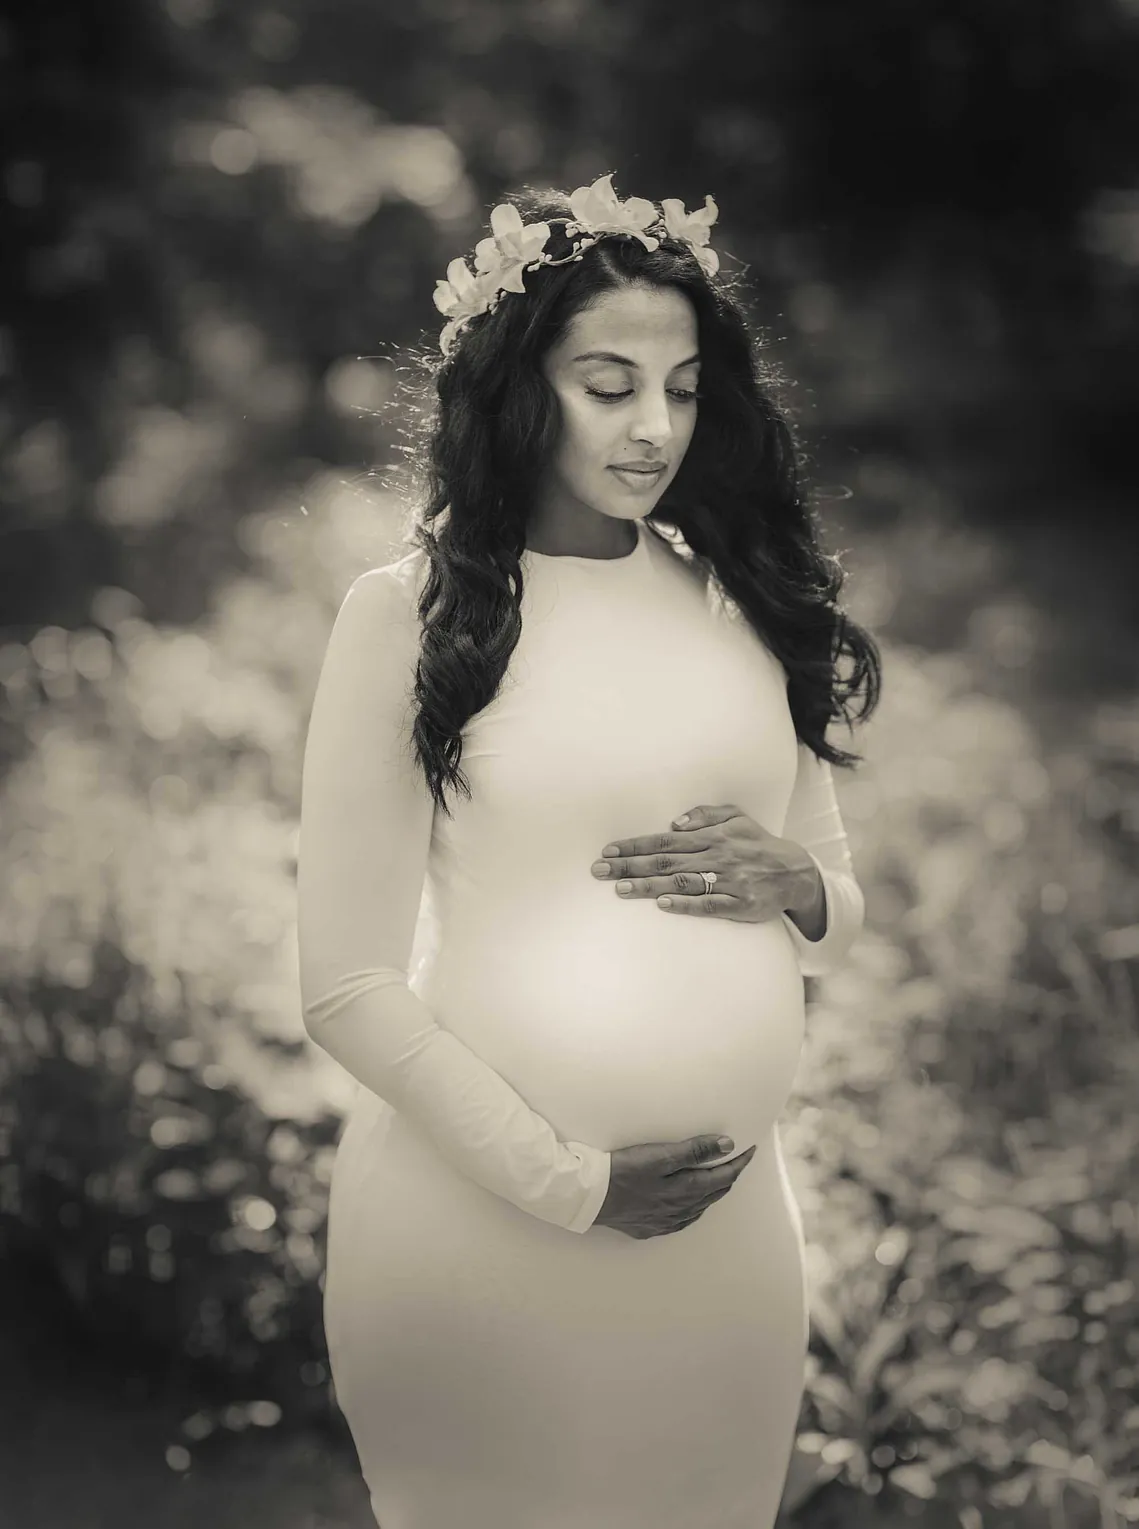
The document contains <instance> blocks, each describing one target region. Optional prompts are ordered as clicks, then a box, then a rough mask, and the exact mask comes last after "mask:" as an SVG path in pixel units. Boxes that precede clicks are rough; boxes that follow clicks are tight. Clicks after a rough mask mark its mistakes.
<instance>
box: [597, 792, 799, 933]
mask: <svg viewBox="0 0 1139 1529" xmlns="http://www.w3.org/2000/svg"><path fill="white" fill-rule="evenodd" d="M601 854H602V858H601V859H600V860H596V861H594V863H593V868H592V869H593V874H594V876H595V877H598V878H599V879H605V880H608V881H612V882H613V883H614V884H615V885H616V889H617V893H618V896H621V897H626V898H628V899H629V900H630V901H631V900H633V899H634V898H644V897H654V898H656V900H657V906H658V907H660V908H665V909H667V910H668V911H669V912H672V913H695V914H703V915H711V916H712V917H717V918H729V919H736V920H738V921H740V922H742V923H748V924H759V923H763V922H764V921H765V920H767V919H772V918H778V917H779V915H780V914H781V913H784V912H785V913H788V914H792V915H798V918H797V919H796V922H798V920H799V919H806V920H809V921H810V922H814V914H815V913H816V912H817V910H818V909H819V908H820V906H821V907H824V908H825V892H824V890H823V885H822V878H821V876H820V875H819V868H818V866H817V865H816V864H815V862H814V860H813V859H812V858H811V856H810V855H809V854H808V853H807V851H806V850H805V849H804V848H803V847H802V845H800V844H796V842H795V841H794V839H781V838H779V837H778V836H777V835H776V834H772V833H768V831H767V829H766V828H764V827H763V826H762V825H761V824H759V823H757V822H756V821H755V819H754V818H750V817H748V815H747V814H746V813H745V812H742V811H741V810H740V809H739V808H738V807H736V806H732V805H728V806H723V807H693V808H691V809H690V810H689V811H688V812H687V813H685V814H684V816H683V818H676V819H674V824H673V828H672V830H671V831H669V832H668V833H657V834H646V835H644V836H643V837H641V838H637V839H615V840H614V841H613V843H612V844H607V845H606V846H605V848H604V849H603V850H602V852H601ZM701 871H715V873H716V881H715V884H714V888H713V890H712V891H711V892H708V891H707V890H706V889H705V886H704V879H703V877H702V876H701V875H700V874H699V873H700V872H701Z"/></svg>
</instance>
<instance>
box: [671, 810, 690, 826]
mask: <svg viewBox="0 0 1139 1529" xmlns="http://www.w3.org/2000/svg"><path fill="white" fill-rule="evenodd" d="M687 822H688V814H687V813H686V812H682V813H681V815H680V816H679V817H678V818H673V820H672V826H673V828H683V827H684V825H685V823H687Z"/></svg>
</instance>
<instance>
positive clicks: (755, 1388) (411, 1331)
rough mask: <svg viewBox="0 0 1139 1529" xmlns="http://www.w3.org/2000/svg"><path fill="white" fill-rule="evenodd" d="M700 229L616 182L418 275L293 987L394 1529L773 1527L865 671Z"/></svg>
mask: <svg viewBox="0 0 1139 1529" xmlns="http://www.w3.org/2000/svg"><path fill="white" fill-rule="evenodd" d="M524 214H525V215H526V217H525V220H524V216H523V215H524ZM715 216H716V208H715V204H714V203H713V202H712V200H711V198H707V199H706V203H705V206H704V208H703V209H700V210H698V211H696V212H694V213H688V212H686V211H685V209H684V207H683V205H682V203H680V202H679V201H676V200H674V199H669V200H666V201H665V202H663V203H662V204H661V207H660V208H658V207H656V206H655V205H654V204H653V203H651V202H648V201H644V200H641V199H638V198H632V199H629V200H627V201H623V202H622V201H619V200H618V198H617V196H616V193H615V192H614V190H613V186H612V179H611V177H608V176H606V177H604V178H603V179H602V180H600V181H597V182H596V183H595V184H594V185H593V186H590V187H582V188H580V189H579V190H578V191H576V192H574V193H573V195H572V196H571V197H568V198H567V197H564V196H561V195H556V194H552V193H544V194H542V195H539V194H537V193H533V192H527V193H524V194H520V195H519V196H517V197H515V198H514V199H512V200H511V201H510V202H507V203H504V204H502V205H501V206H498V207H496V208H495V209H494V212H493V214H492V217H491V234H490V236H489V237H488V238H486V239H484V240H483V241H482V242H481V243H480V244H479V245H478V246H477V248H476V251H475V270H474V272H472V271H471V269H470V267H469V266H468V265H467V264H466V263H465V262H463V261H461V260H456V261H453V262H452V264H451V266H450V267H449V270H448V280H447V281H446V282H441V283H440V284H439V286H438V288H437V291H436V302H437V304H438V306H439V308H440V309H441V311H442V312H443V313H444V315H445V316H446V317H447V319H448V322H447V324H446V326H445V328H444V330H443V334H442V358H441V360H440V361H439V362H438V363H437V370H436V372H435V377H434V386H435V389H436V391H437V408H436V409H435V410H434V412H433V414H432V416H431V418H430V419H429V420H428V421H427V431H428V433H427V435H426V437H425V439H426V447H425V453H424V469H425V479H426V484H427V495H426V501H425V505H424V508H423V511H422V513H421V515H420V516H419V520H418V527H417V533H416V537H415V550H413V551H411V552H410V553H408V555H407V556H405V557H403V558H402V559H401V560H399V561H397V562H395V563H392V564H390V565H389V566H387V567H383V568H379V569H375V570H372V571H370V572H367V573H365V574H363V575H361V576H360V577H358V578H357V579H356V580H355V582H354V583H353V584H352V586H351V588H350V589H349V591H348V594H347V596H346V597H345V600H344V603H343V605H342V606H341V609H340V611H339V613H338V615H337V618H336V621H335V624H334V627H333V630H332V635H331V637H330V639H329V644H328V649H327V652H326V655H325V659H324V664H323V667H322V670H321V674H320V679H319V682H318V685H317V691H316V696H315V699H314V703H313V709H312V714H311V718H310V722H309V730H308V739H307V744H306V749H305V759H304V775H303V794H302V812H301V844H300V853H299V867H298V899H299V907H298V922H299V942H300V968H301V989H302V1000H303V1005H304V1012H305V1021H306V1025H307V1028H308V1032H309V1034H310V1035H311V1036H312V1038H313V1039H314V1040H315V1041H316V1042H317V1043H318V1044H319V1045H321V1046H322V1047H324V1048H325V1049H326V1050H327V1051H328V1052H329V1053H330V1054H331V1055H332V1056H333V1057H335V1058H337V1059H338V1060H339V1061H340V1062H341V1063H342V1064H343V1066H344V1067H346V1068H347V1069H348V1071H349V1072H350V1073H352V1074H353V1076H354V1077H355V1078H356V1079H358V1081H359V1082H360V1084H361V1085H362V1087H361V1090H360V1092H359V1095H358V1098H357V1102H356V1104H355V1105H354V1107H353V1110H352V1112H351V1114H350V1117H349V1120H348V1122H347V1124H346V1127H345V1129H344V1133H343V1136H342V1138H341V1142H340V1146H339V1149H338V1153H337V1160H336V1165H335V1171H334V1177H333V1184H332V1198H331V1207H330V1213H329V1237H328V1267H327V1277H326V1284H325V1296H324V1299H325V1324H326V1329H327V1337H328V1345H329V1353H330V1357H331V1362H332V1371H333V1377H334V1379H335V1383H336V1392H337V1397H338V1400H339V1403H340V1405H341V1407H342V1409H343V1411H344V1413H345V1416H346V1417H347V1419H348V1422H349V1424H350V1426H351V1430H352V1433H353V1436H354V1439H355V1442H356V1446H357V1449H358V1451H359V1456H360V1461H361V1466H362V1469H363V1472H364V1476H365V1478H366V1481H367V1484H368V1487H369V1490H370V1493H371V1501H372V1507H373V1511H374V1513H375V1516H376V1519H377V1521H378V1523H379V1525H380V1526H381V1529H771V1526H772V1524H773V1523H774V1520H775V1516H776V1513H777V1510H778V1506H779V1502H780V1497H781V1493H782V1490H783V1483H784V1476H785V1471H786V1468H787V1464H788V1460H789V1457H790V1452H791V1448H792V1444H793V1439H794V1432H795V1424H796V1421H797V1417H798V1411H799V1405H800V1398H801V1392H802V1386H803V1378H804V1370H803V1366H804V1358H805V1351H806V1343H807V1303H806V1293H805V1289H804V1278H803V1240H802V1231H801V1226H800V1221H799V1216H798V1213H797V1210H796V1206H795V1203H794V1200H793V1198H792V1194H791V1191H790V1187H789V1184H788V1180H787V1176H786V1172H785V1169H784V1163H783V1159H782V1156H781V1154H780V1146H779V1138H778V1135H777V1129H776V1121H777V1117H778V1116H779V1113H780V1111H781V1109H782V1108H783V1106H784V1104H785V1101H786V1099H787V1097H788V1094H789V1091H790V1089H791V1085H792V1081H793V1079H794V1076H795V1071H796V1067H797V1064H798V1061H799V1055H800V1048H801V1045H802V1041H803V1026H804V994H803V977H804V975H809V974H816V973H823V972H826V971H829V970H830V969H832V968H833V967H834V965H835V964H836V962H838V961H839V960H841V958H842V957H843V955H844V954H845V952H846V951H847V949H848V947H849V946H850V943H851V941H852V940H853V938H854V936H855V934H856V933H857V931H858V928H859V925H860V923H861V919H862V908H863V905H862V894H861V892H860V890H859V887H858V884H857V882H856V881H855V879H854V876H853V874H852V870H851V863H850V858H849V854H848V850H847V843H846V837H845V834H844V831H843V825H842V822H841V819H840V816H839V812H838V808H837V805H836V800H835V794H834V786H833V782H832V778H831V765H832V764H836V765H851V764H853V763H854V762H855V761H856V760H857V758H858V756H857V755H855V754H852V753H847V752H845V751H843V750H841V749H840V748H838V747H837V746H836V745H834V744H832V743H829V742H828V741H827V739H826V737H825V731H826V728H827V726H828V724H829V723H830V722H831V721H833V720H839V719H844V720H845V721H846V722H847V724H850V723H851V722H852V721H853V720H856V719H861V718H862V717H864V716H865V715H867V714H868V713H869V711H870V710H871V709H872V708H873V705H874V704H875V702H876V700H877V694H878V687H879V672H880V671H879V660H878V653H877V648H876V645H875V643H874V640H873V638H872V637H870V636H869V635H868V634H867V633H865V632H864V631H862V630H861V629H860V628H859V627H858V626H857V625H856V624H855V623H854V622H853V621H851V620H850V619H849V618H848V617H847V616H846V615H844V614H843V613H842V611H841V610H840V608H839V606H838V604H837V594H838V590H839V587H840V585H841V572H840V570H839V568H838V565H837V562H836V561H835V560H834V559H832V558H829V557H827V556H826V555H825V554H824V553H823V552H822V551H821V550H820V547H819V545H818V542H817V539H816V535H815V531H814V527H813V524H812V519H811V514H810V512H809V511H808V509H807V507H806V506H805V504H804V500H803V498H802V497H801V494H800V491H799V488H798V485H797V477H796V470H795V464H794V455H793V451H792V447H791V444H790V438H789V434H788V430H787V427H786V425H785V423H784V421H783V419H782V417H781V415H780V413H779V412H778V410H777V409H776V407H775V406H774V404H773V402H772V401H771V398H770V396H769V393H768V392H767V390H766V389H765V387H764V386H763V384H762V382H761V379H760V372H759V363H758V360H757V356H756V347H755V345H754V343H753V342H752V341H751V340H750V339H749V337H748V332H747V329H746V327H745V322H744V319H743V317H742V314H741V311H740V308H739V306H738V304H737V302H736V300H735V298H734V296H733V295H732V293H731V291H730V287H729V284H728V283H726V282H724V281H723V280H722V279H721V278H720V277H719V276H718V261H717V258H716V255H715V252H714V251H713V250H712V248H711V247H710V243H709V234H710V229H711V225H712V223H713V221H714V219H715ZM843 659H846V660H849V661H850V671H849V673H848V674H847V675H846V676H845V677H844V678H840V676H839V673H838V664H839V661H840V660H843Z"/></svg>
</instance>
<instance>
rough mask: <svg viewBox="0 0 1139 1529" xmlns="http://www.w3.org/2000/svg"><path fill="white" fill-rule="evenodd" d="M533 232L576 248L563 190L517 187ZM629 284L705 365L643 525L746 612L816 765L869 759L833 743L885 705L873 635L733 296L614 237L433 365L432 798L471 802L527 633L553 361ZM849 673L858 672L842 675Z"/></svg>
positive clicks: (425, 491)
mask: <svg viewBox="0 0 1139 1529" xmlns="http://www.w3.org/2000/svg"><path fill="white" fill-rule="evenodd" d="M507 200H509V201H510V202H512V203H513V204H514V205H515V206H516V207H517V208H518V209H519V211H520V213H521V214H522V217H523V220H524V221H525V222H527V223H532V222H545V223H549V224H550V227H551V234H550V240H549V242H548V244H547V246H546V248H547V250H548V251H549V252H550V253H551V254H552V255H553V256H554V257H555V258H557V257H560V256H562V255H565V254H568V253H569V252H570V250H571V248H572V244H571V242H570V240H569V239H567V237H566V234H565V231H564V227H563V226H562V225H563V224H564V222H565V221H566V220H567V219H570V218H572V216H573V214H572V212H571V210H570V206H569V199H568V197H567V196H566V195H565V194H564V193H561V192H557V191H538V190H535V189H534V188H531V187H526V188H524V189H523V190H521V191H518V192H516V193H514V194H513V195H511V196H510V197H508V198H507ZM631 283H637V284H651V285H653V286H664V287H675V288H677V289H679V290H680V291H681V292H683V293H684V294H685V295H686V296H687V297H688V299H689V300H690V302H691V303H692V306H693V308H694V309H695V312H696V318H697V324H698V334H699V346H700V358H701V362H702V366H701V374H700V402H699V404H698V405H697V410H698V413H697V422H696V426H695V431H694V433H693V436H692V440H691V443H690V445H689V448H688V451H687V453H686V455H685V457H684V459H683V461H682V463H681V466H680V468H679V470H678V472H677V474H676V477H675V478H674V480H673V482H672V483H671V484H670V485H669V487H668V489H667V490H666V492H665V493H664V494H663V495H662V496H661V498H660V500H659V501H658V502H657V504H656V506H655V508H654V509H653V511H652V512H651V514H650V515H649V516H647V517H646V525H648V526H650V527H651V526H654V525H655V526H657V527H663V528H666V529H665V533H664V534H665V536H666V539H668V540H669V541H670V542H672V543H673V544H674V545H675V543H676V540H677V538H676V536H675V533H677V532H679V535H680V537H681V538H682V539H683V543H684V546H685V547H686V548H687V553H686V554H683V555H690V556H691V557H692V559H693V560H694V561H695V562H696V563H697V564H699V565H700V566H701V567H702V568H703V569H704V571H705V573H706V574H707V575H709V576H710V577H711V578H712V579H713V580H714V581H715V583H716V585H717V586H718V590H719V592H720V594H721V595H722V596H726V597H727V599H728V601H729V602H730V603H731V604H733V605H735V606H736V607H737V608H738V610H739V612H740V613H741V614H742V615H743V616H744V618H745V619H746V620H747V621H748V622H749V623H750V625H751V626H752V628H753V629H754V631H755V632H756V634H757V635H758V636H759V638H760V639H761V640H762V641H763V642H764V643H765V644H766V645H767V646H768V648H769V649H770V650H771V651H772V652H773V653H774V654H775V655H776V657H778V658H779V660H780V661H781V662H782V664H783V666H784V668H785V670H786V672H787V675H788V687H787V695H788V703H789V706H790V710H791V716H792V719H793V722H794V725H795V731H796V734H797V736H798V737H799V739H800V741H801V742H803V743H805V744H807V745H808V746H809V747H810V748H811V749H812V750H813V752H814V753H815V754H816V756H817V757H818V758H820V759H824V760H827V761H829V762H830V763H831V764H833V765H838V766H843V767H850V766H852V765H854V764H856V763H858V762H860V760H861V756H860V755H858V754H855V753H852V752H848V751H847V750H844V749H841V748H839V747H837V746H835V745H834V744H832V743H830V742H828V740H827V738H826V736H825V734H826V729H827V726H828V724H829V723H831V722H832V721H835V720H838V719H842V720H844V721H845V722H846V724H847V726H848V727H852V726H853V723H854V721H862V720H864V719H865V718H867V717H868V716H869V715H870V713H871V712H872V711H873V710H874V708H875V707H876V706H877V704H878V699H879V693H880V689H881V660H880V655H879V651H878V647H877V645H876V643H875V641H874V639H873V638H872V637H871V636H870V635H869V633H868V632H866V631H865V630H863V629H862V628H861V627H860V626H859V625H858V624H857V623H856V622H854V621H853V620H852V619H851V618H850V617H849V616H847V615H846V614H845V613H844V612H843V611H842V610H841V609H840V607H839V603H838V597H839V593H840V590H841V588H842V584H843V580H844V573H843V570H842V568H841V566H840V564H839V561H838V559H837V557H833V556H830V555H828V554H827V553H825V552H824V551H823V550H822V548H821V546H820V544H819V538H818V535H817V531H816V526H815V511H814V510H813V508H812V507H811V506H810V505H809V504H808V502H807V499H806V496H805V495H804V493H803V491H802V489H801V485H800V473H799V468H798V464H797V461H796V451H795V444H794V440H793V436H792V431H791V427H790V424H789V422H788V419H787V417H786V415H785V414H784V412H783V411H782V410H781V409H780V407H779V405H778V403H777V401H776V398H777V388H778V386H779V383H780V379H779V378H778V376H777V374H776V373H775V371H774V369H772V368H770V367H769V366H767V365H766V364H765V361H764V359H763V358H762V356H761V345H760V343H759V341H758V340H755V339H753V338H752V336H751V334H750V332H749V328H748V322H747V319H746V318H745V315H744V311H743V308H742V306H741V304H740V303H739V302H738V301H737V300H736V297H735V295H734V293H733V291H732V289H731V284H730V283H729V282H728V281H726V280H724V279H723V278H721V277H716V278H712V279H710V278H709V277H708V276H707V275H706V274H705V273H704V271H703V270H702V268H701V267H700V265H699V263H698V262H697V260H696V259H695V257H694V256H693V254H692V252H691V250H690V249H689V248H688V246H687V245H685V244H683V243H680V242H678V241H676V240H673V239H671V238H663V239H662V240H661V243H660V245H659V247H658V248H657V249H656V250H653V251H651V252H650V251H649V250H647V249H646V248H645V247H644V245H643V244H642V243H641V242H640V241H639V240H638V239H635V238H632V237H626V236H615V237H606V238H604V239H602V240H601V241H600V242H599V243H597V244H595V245H593V246H592V247H591V248H590V249H589V250H588V251H587V252H586V253H585V254H584V256H583V257H582V258H581V259H580V260H576V261H570V262H568V263H567V264H565V265H561V266H552V267H551V266H542V267H539V268H538V269H537V270H534V271H527V272H526V274H525V285H526V291H525V293H510V294H508V295H507V296H506V297H504V298H503V299H502V300H501V301H500V303H499V305H498V307H497V308H496V309H495V310H494V311H493V312H492V313H484V314H480V315H479V316H478V317H477V318H475V319H473V320H472V321H471V322H470V324H469V326H468V327H467V328H466V329H465V330H464V331H463V332H462V333H461V335H460V337H459V339H458V341H457V343H456V344H455V345H454V347H453V348H452V350H451V352H450V353H449V355H448V356H447V357H446V358H445V359H437V358H434V359H432V360H430V361H428V360H426V359H425V360H424V365H425V366H426V367H427V368H428V383H427V393H428V396H429V399H430V405H429V407H428V408H427V409H426V410H425V411H424V412H423V415H422V417H421V420H420V425H419V432H418V437H417V439H416V441H415V443H414V444H413V446H412V447H410V448H405V449H407V451H408V455H409V457H410V461H411V466H412V468H413V471H414V473H415V475H416V477H417V478H418V480H419V483H420V485H421V489H422V493H421V500H422V503H421V507H420V509H419V511H418V514H417V516H416V519H415V522H414V529H413V532H412V534H411V537H410V540H411V541H412V542H413V543H414V545H415V546H417V547H418V548H420V549H421V550H422V551H423V552H424V553H425V554H426V558H427V569H426V578H425V582H424V584H423V586H422V589H421V593H420V596H419V602H418V615H419V620H420V625H421V642H420V653H419V659H418V663H417V668H416V677H415V702H416V715H415V719H414V723H413V729H412V740H413V744H414V750H415V755H416V758H417V760H418V763H419V765H420V766H421V768H422V770H423V772H424V775H425V777H426V780H427V784H428V786H429V789H430V791H431V795H432V797H433V798H434V800H435V802H436V804H437V805H438V806H439V807H440V808H441V809H442V810H443V811H444V812H446V813H447V814H448V815H450V808H449V806H448V804H447V801H446V792H447V790H448V788H451V789H453V790H456V791H459V792H461V793H462V794H463V795H464V796H465V797H466V798H467V799H468V800H469V799H470V796H471V791H470V784H469V782H468V780H467V778H466V775H465V774H464V772H463V770H462V766H461V759H462V746H463V740H462V731H463V727H464V725H465V724H466V723H467V722H468V721H469V720H470V718H471V717H473V716H474V715H475V714H476V713H477V712H479V711H481V710H482V709H483V708H484V707H485V706H487V705H488V704H489V703H490V701H491V700H493V698H494V696H495V695H496V693H497V691H498V688H499V685H500V684H501V682H502V679H503V677H504V675H505V673H506V670H507V665H508V663H509V660H510V655H511V654H512V653H513V651H514V648H515V646H516V645H517V643H518V639H519V636H520V633H521V630H522V617H521V604H522V592H523V574H522V567H521V562H520V554H521V553H522V550H523V548H524V546H525V544H526V529H527V519H528V515H529V511H530V506H531V504H532V503H533V501H534V496H535V493H536V490H537V487H538V484H539V482H540V480H541V478H542V474H543V471H544V469H545V467H546V464H547V462H548V461H549V458H550V456H551V453H552V451H553V449H554V447H555V444H556V442H557V438H558V432H559V428H560V421H559V410H558V403H557V399H556V396H555V394H554V392H553V390H552V389H551V387H550V386H549V384H548V383H547V381H546V379H545V378H544V377H543V375H542V372H541V362H542V358H543V356H544V355H545V353H546V351H547V350H548V349H549V348H550V347H551V346H552V345H554V344H555V343H556V342H557V341H558V340H559V339H560V338H561V336H562V335H563V334H564V332H565V330H566V328H567V326H568V324H569V323H570V321H571V319H572V318H573V317H574V315H575V314H577V313H578V312H580V311H581V310H582V309H583V308H585V307H587V306H588V305H589V304H590V303H591V302H593V301H595V300H596V299H597V298H598V297H600V296H601V294H603V293H606V292H612V291H615V290H618V289H619V288H621V287H622V286H626V285H628V284H631ZM844 661H849V665H850V667H849V671H848V672H847V673H846V674H842V673H840V666H841V664H842V663H843V662H844Z"/></svg>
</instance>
